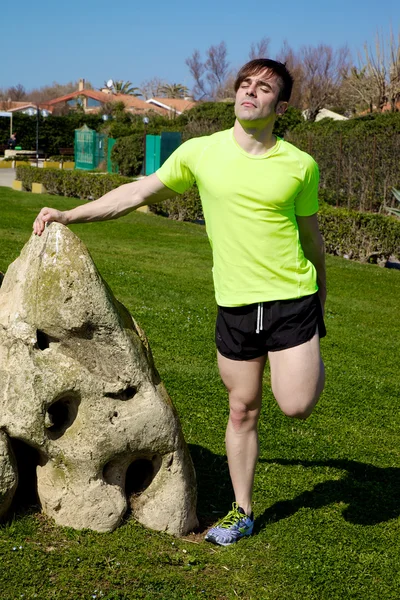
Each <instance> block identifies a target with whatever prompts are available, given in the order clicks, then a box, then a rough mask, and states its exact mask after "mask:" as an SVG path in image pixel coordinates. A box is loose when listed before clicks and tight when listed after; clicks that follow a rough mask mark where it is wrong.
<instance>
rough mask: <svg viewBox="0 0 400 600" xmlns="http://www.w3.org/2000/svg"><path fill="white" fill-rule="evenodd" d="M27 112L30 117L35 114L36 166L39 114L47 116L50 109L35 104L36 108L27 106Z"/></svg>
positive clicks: (37, 159)
mask: <svg viewBox="0 0 400 600" xmlns="http://www.w3.org/2000/svg"><path fill="white" fill-rule="evenodd" d="M26 112H27V114H28V115H29V116H31V117H33V116H34V115H35V114H36V166H37V167H38V166H39V114H41V115H42V117H48V116H49V114H50V111H48V110H46V109H44V108H42V109H40V108H39V106H38V105H37V106H36V109H34V108H29V109H28V110H27V111H26Z"/></svg>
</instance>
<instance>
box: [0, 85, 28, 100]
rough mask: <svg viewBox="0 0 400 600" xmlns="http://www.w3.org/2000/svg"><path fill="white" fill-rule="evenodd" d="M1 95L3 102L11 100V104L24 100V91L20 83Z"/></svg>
mask: <svg viewBox="0 0 400 600" xmlns="http://www.w3.org/2000/svg"><path fill="white" fill-rule="evenodd" d="M3 94H4V100H12V101H13V102H21V101H22V100H26V89H25V88H24V86H23V85H22V84H21V83H18V84H17V85H13V86H11V87H9V88H7V89H6V90H5V92H4V93H3Z"/></svg>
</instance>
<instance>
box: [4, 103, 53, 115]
mask: <svg viewBox="0 0 400 600" xmlns="http://www.w3.org/2000/svg"><path fill="white" fill-rule="evenodd" d="M13 104H18V106H13V107H12V108H8V109H7V110H8V111H9V112H11V113H16V112H25V111H26V110H28V109H29V108H33V109H34V110H37V109H38V108H39V110H48V111H49V112H51V111H52V109H51V107H50V106H49V105H48V104H47V103H46V104H43V103H40V104H36V103H35V102H26V101H25V102H13Z"/></svg>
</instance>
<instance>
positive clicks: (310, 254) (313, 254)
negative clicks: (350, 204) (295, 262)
mask: <svg viewBox="0 0 400 600" xmlns="http://www.w3.org/2000/svg"><path fill="white" fill-rule="evenodd" d="M296 219H297V224H298V227H299V236H300V243H301V246H302V248H303V252H304V256H305V257H306V258H307V259H308V260H309V261H310V262H311V263H312V264H313V265H314V267H315V269H316V271H317V284H318V296H319V299H320V301H321V306H322V311H324V307H325V300H326V272H325V247H324V240H323V239H322V235H321V232H320V230H319V226H318V219H317V214H314V215H311V216H309V217H300V216H296Z"/></svg>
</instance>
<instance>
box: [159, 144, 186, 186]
mask: <svg viewBox="0 0 400 600" xmlns="http://www.w3.org/2000/svg"><path fill="white" fill-rule="evenodd" d="M193 142H195V140H188V141H187V142H185V143H184V144H182V145H181V146H179V148H177V149H176V150H175V152H173V153H172V154H171V156H170V157H169V158H167V160H166V161H165V163H164V164H163V165H161V167H160V168H159V169H158V170H157V171H156V175H157V177H158V178H159V179H160V181H161V183H163V184H164V185H166V186H167V187H169V188H170V189H171V190H174V192H177V194H183V192H185V191H186V190H188V189H189V188H190V187H191V186H192V185H193V184H194V181H195V177H194V175H193V172H192V169H191V167H190V163H191V162H192V161H191V156H192V151H193V149H194V148H193V146H194V145H195V144H194V143H193Z"/></svg>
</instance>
